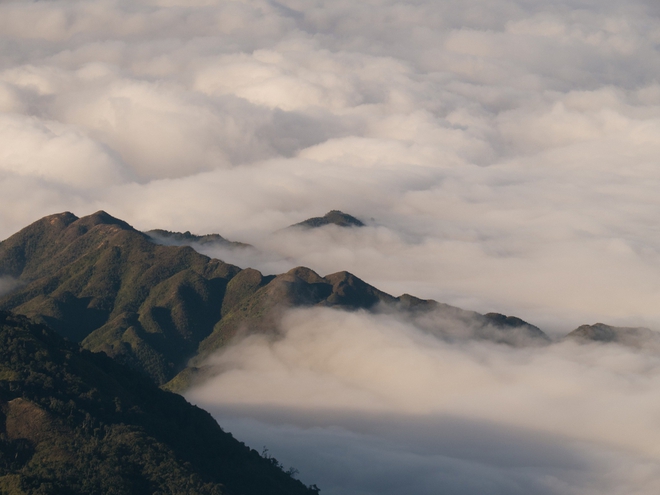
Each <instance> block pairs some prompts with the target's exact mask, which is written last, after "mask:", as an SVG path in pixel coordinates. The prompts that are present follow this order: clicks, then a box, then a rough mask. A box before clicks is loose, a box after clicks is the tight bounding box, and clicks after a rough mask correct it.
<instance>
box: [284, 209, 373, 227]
mask: <svg viewBox="0 0 660 495" xmlns="http://www.w3.org/2000/svg"><path fill="white" fill-rule="evenodd" d="M331 224H332V225H337V226H339V227H364V223H363V222H362V221H360V220H358V219H357V218H355V217H354V216H352V215H349V214H348V213H344V212H342V211H339V210H331V211H329V212H328V213H326V214H325V215H323V216H322V217H313V218H308V219H307V220H304V221H302V222H300V223H296V224H294V225H292V227H302V228H306V229H313V228H317V227H323V226H324V225H331Z"/></svg>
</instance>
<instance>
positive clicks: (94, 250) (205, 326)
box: [0, 211, 547, 389]
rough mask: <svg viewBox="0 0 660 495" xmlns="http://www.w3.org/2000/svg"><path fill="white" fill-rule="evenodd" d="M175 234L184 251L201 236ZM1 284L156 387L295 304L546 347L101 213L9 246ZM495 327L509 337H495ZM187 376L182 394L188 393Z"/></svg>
mask: <svg viewBox="0 0 660 495" xmlns="http://www.w3.org/2000/svg"><path fill="white" fill-rule="evenodd" d="M339 213H341V212H330V214H328V215H326V217H329V221H332V222H333V223H337V222H338V221H339V220H342V221H350V218H352V217H350V218H348V217H349V216H347V215H345V214H341V215H339ZM338 215H339V216H338ZM335 217H337V218H335ZM338 218H339V220H338ZM347 218H348V220H347ZM312 220H314V219H310V224H315V223H318V222H313V221H312ZM349 223H350V222H349ZM353 224H354V222H353ZM161 233H162V232H161ZM170 234H171V235H170ZM168 235H169V236H170V237H172V236H174V237H176V239H175V240H176V243H177V244H182V243H186V242H188V241H187V239H188V240H189V241H190V242H191V243H194V242H198V241H199V239H200V238H202V236H192V235H190V236H187V235H185V234H181V235H180V236H176V235H175V234H174V233H169V234H168ZM0 276H9V277H12V278H14V279H17V280H18V282H19V284H20V286H19V287H18V288H16V289H15V290H14V291H12V292H11V293H9V294H6V295H5V296H4V297H2V298H0V309H4V310H11V311H13V312H15V313H19V314H23V315H26V316H28V317H30V318H32V319H34V320H35V321H37V322H40V323H43V324H45V325H47V326H49V327H51V328H53V329H54V330H55V331H57V332H58V333H60V334H61V335H63V336H65V337H67V338H68V339H70V340H71V341H74V342H80V343H81V345H82V346H83V347H84V348H86V349H89V350H92V351H103V352H105V353H106V354H107V355H108V356H110V357H113V358H115V359H117V360H118V361H120V362H122V363H124V364H127V365H129V366H131V367H133V368H134V369H137V370H139V371H141V372H142V373H144V374H145V375H147V376H149V377H151V378H152V379H153V380H154V381H155V382H156V383H157V384H164V383H167V382H168V381H170V380H172V379H173V378H174V377H176V376H177V375H179V373H181V372H183V375H181V376H179V378H181V377H188V378H189V377H191V376H193V375H194V374H195V373H196V369H195V368H194V367H193V368H186V367H187V365H188V363H189V362H190V361H191V359H192V364H193V365H194V366H195V365H198V364H200V363H201V362H202V361H203V359H204V358H205V357H207V356H208V355H209V354H210V353H212V352H214V351H216V350H217V349H219V348H221V347H222V346H224V345H225V344H226V343H227V342H229V341H230V340H231V339H232V338H233V337H234V336H235V335H236V334H238V333H240V332H247V331H258V332H272V331H275V328H276V321H277V317H278V314H279V312H280V311H281V310H282V309H286V308H291V307H300V306H329V307H337V308H342V309H345V310H355V309H365V310H370V311H388V310H396V311H405V312H408V313H410V315H411V317H416V315H419V314H420V313H429V312H431V313H433V318H425V323H424V325H426V326H429V325H430V326H429V328H428V330H429V331H431V332H432V333H437V334H442V333H443V325H445V326H446V324H447V321H448V320H447V318H449V319H451V320H452V321H453V320H457V321H459V322H460V324H461V325H465V324H466V323H467V324H469V326H470V328H472V329H473V331H471V332H472V333H471V336H472V337H474V338H490V339H494V340H497V341H502V342H509V341H511V340H512V339H511V338H510V337H511V336H516V335H517V334H520V333H523V334H525V335H526V336H528V337H529V338H530V339H536V340H542V341H543V340H547V338H546V337H545V335H544V334H543V332H541V331H540V330H539V329H538V328H536V327H534V326H532V325H529V324H527V323H526V322H524V321H522V320H519V319H517V318H511V317H506V316H504V315H498V314H489V315H479V314H478V313H474V312H471V311H463V310H461V309H459V308H454V307H451V306H447V305H443V304H440V303H437V302H435V301H424V300H420V299H417V298H414V297H412V296H408V295H404V296H401V297H393V296H391V295H389V294H386V293H385V292H382V291H380V290H378V289H376V288H375V287H373V286H371V285H369V284H367V283H366V282H364V281H362V280H360V279H359V278H358V277H356V276H355V275H353V274H351V273H348V272H338V273H334V274H331V275H327V276H325V277H322V276H320V275H318V274H317V273H315V272H314V271H312V270H310V269H309V268H305V267H298V268H294V269H293V270H290V271H289V272H287V273H284V274H280V275H277V276H273V275H270V276H266V275H263V274H261V273H260V272H258V271H257V270H253V269H250V268H246V269H241V268H239V267H236V266H233V265H230V264H227V263H224V262H222V261H220V260H217V259H211V258H209V257H207V256H204V255H202V254H200V253H198V252H196V251H195V250H194V249H192V248H191V247H189V246H185V245H160V244H157V243H156V242H153V239H152V237H150V236H148V235H146V234H144V233H142V232H139V231H137V230H135V229H134V228H132V227H131V226H130V225H128V224H127V223H126V222H123V221H121V220H118V219H116V218H114V217H112V216H110V215H108V214H107V213H105V212H103V211H100V212H97V213H95V214H93V215H89V216H87V217H83V218H78V217H76V216H75V215H73V214H72V213H61V214H57V215H51V216H48V217H45V218H42V219H41V220H38V221H37V222H35V223H33V224H32V225H30V226H28V227H26V228H24V229H23V230H21V231H20V232H18V233H16V234H14V235H13V236H11V237H10V238H8V239H6V240H5V241H3V242H1V243H0ZM420 321H421V319H420ZM433 322H438V323H437V324H435V323H433ZM434 325H435V326H434ZM491 327H497V328H500V329H502V332H499V333H498V334H497V335H495V336H494V337H493V333H492V332H491V331H490V329H491ZM486 330H488V331H486ZM188 378H186V379H185V380H178V381H179V386H177V387H172V389H180V386H181V385H183V384H186V383H188V381H187V380H188Z"/></svg>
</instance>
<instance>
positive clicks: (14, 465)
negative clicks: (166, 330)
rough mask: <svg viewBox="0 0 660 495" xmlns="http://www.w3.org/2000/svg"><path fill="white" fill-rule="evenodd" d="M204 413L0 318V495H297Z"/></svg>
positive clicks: (265, 461)
mask: <svg viewBox="0 0 660 495" xmlns="http://www.w3.org/2000/svg"><path fill="white" fill-rule="evenodd" d="M317 491H318V490H316V489H313V488H307V487H305V486H304V485H303V484H302V483H300V482H299V481H297V480H295V479H293V478H292V477H291V476H290V475H289V474H287V473H286V472H284V471H283V470H282V467H281V466H280V465H279V463H278V462H277V461H276V460H275V459H273V458H269V457H262V456H260V455H259V454H258V453H257V452H256V451H254V450H251V449H249V448H248V447H246V446H245V445H243V444H242V443H240V442H238V441H237V440H236V439H234V438H233V437H232V436H231V434H229V433H225V432H224V431H223V430H222V429H221V428H220V427H219V426H218V424H217V423H216V422H215V420H214V419H213V418H212V417H211V416H210V415H209V414H208V413H206V412H205V411H203V410H201V409H199V408H197V407H195V406H192V405H190V404H188V403H187V402H186V401H185V400H184V399H183V397H181V396H179V395H176V394H173V393H170V392H166V391H163V390H161V389H159V388H158V387H156V386H155V385H154V384H153V383H151V381H150V380H149V379H148V378H146V377H143V376H141V375H140V374H138V373H136V372H135V371H133V370H130V369H129V368H127V367H125V366H123V365H121V364H119V363H117V362H115V361H114V360H112V359H110V358H108V357H107V356H106V355H105V354H103V353H92V352H90V351H87V350H84V349H82V348H80V347H79V346H78V345H77V344H75V343H72V342H69V341H66V340H64V339H62V338H61V337H60V336H59V335H57V334H56V333H55V332H53V331H51V330H50V329H48V328H47V327H45V326H43V325H39V324H35V323H32V322H31V321H29V320H28V319H27V318H25V317H23V316H17V315H13V314H11V313H7V312H0V493H5V494H44V495H45V494H63V495H64V494H67V495H75V494H80V495H83V494H85V495H92V494H99V495H109V494H116V495H125V494H140V495H142V494H200V495H201V494H213V495H220V494H226V495H232V494H233V495H250V494H254V495H262V494H266V493H267V494H273V495H278V494H281V495H285V494H291V495H297V494H300V495H303V494H314V493H317Z"/></svg>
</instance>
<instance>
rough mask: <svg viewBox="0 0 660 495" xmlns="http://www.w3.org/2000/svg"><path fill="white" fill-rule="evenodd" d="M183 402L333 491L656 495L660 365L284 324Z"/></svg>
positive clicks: (634, 354)
mask: <svg viewBox="0 0 660 495" xmlns="http://www.w3.org/2000/svg"><path fill="white" fill-rule="evenodd" d="M281 327H282V328H281V329H282V332H283V336H282V337H281V338H278V339H273V338H272V337H265V336H258V335H253V336H250V337H248V338H246V339H244V340H242V341H240V342H238V343H236V344H235V345H233V346H231V347H230V348H228V349H226V350H225V351H223V352H222V353H220V354H219V355H217V356H215V357H214V358H213V359H212V360H211V363H213V364H214V365H216V366H218V367H219V369H222V370H224V371H223V373H222V374H220V375H219V376H217V377H215V378H214V379H212V380H210V381H208V382H206V383H205V384H203V385H201V386H199V387H197V388H194V389H192V390H191V391H189V392H188V393H187V394H186V397H187V398H188V399H189V400H191V401H193V402H195V403H197V404H198V405H200V406H202V407H204V408H205V409H207V410H209V411H211V412H212V413H213V414H214V415H215V416H216V417H217V418H218V420H219V422H220V423H221V424H222V425H223V426H224V427H225V428H226V429H227V430H229V431H231V432H232V433H234V434H235V435H236V436H237V437H238V438H240V439H242V440H243V441H245V442H247V443H248V444H249V445H251V446H252V447H253V448H256V449H257V450H259V451H261V450H262V448H263V447H267V448H268V449H269V453H270V454H271V455H273V456H274V457H276V458H277V459H278V460H279V461H280V462H282V463H283V464H284V465H285V466H286V467H289V466H293V467H295V468H297V469H298V470H300V473H301V474H300V478H301V479H302V480H303V481H304V482H306V483H308V484H309V483H316V484H318V485H319V486H320V487H322V490H323V491H322V493H327V494H331V495H332V494H337V495H338V494H351V495H352V494H360V495H366V494H374V495H376V494H393V495H394V494H399V493H411V494H416V495H425V494H429V495H431V494H437V493H452V494H463V493H465V494H484V493H488V494H491V493H493V494H494V493H497V494H500V493H501V494H508V495H513V494H520V495H527V494H530V493H535V494H546V493H547V494H557V495H565V494H591V493H593V494H633V493H635V494H649V495H651V494H655V493H657V492H658V490H659V489H660V422H659V421H658V418H660V354H656V353H651V352H644V351H635V350H632V349H629V348H626V347H623V346H619V345H616V344H578V343H575V342H568V341H566V342H560V343H554V344H551V345H549V346H542V347H512V346H509V345H502V344H494V343H489V342H484V341H480V342H475V341H462V342H461V341H458V342H454V343H447V342H445V341H442V340H440V339H438V338H436V337H434V336H431V335H429V334H426V333H424V332H423V331H421V330H420V329H419V328H417V327H416V326H414V325H412V324H411V323H407V322H406V321H405V320H404V319H403V318H401V319H397V318H393V317H391V316H387V317H385V316H382V315H372V314H367V313H362V312H358V313H345V312H341V311H337V310H332V309H305V310H295V311H291V312H289V313H288V314H287V315H286V317H285V318H284V320H283V322H282V324H281Z"/></svg>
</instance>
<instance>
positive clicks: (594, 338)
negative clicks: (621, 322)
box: [564, 323, 660, 351]
mask: <svg viewBox="0 0 660 495" xmlns="http://www.w3.org/2000/svg"><path fill="white" fill-rule="evenodd" d="M564 339H565V340H572V341H577V342H602V343H616V344H621V345H625V346H627V347H632V348H636V349H641V348H644V349H647V350H655V351H660V333H658V332H654V331H653V330H650V329H648V328H643V327H613V326H610V325H605V324H604V323H596V324H594V325H582V326H580V327H578V328H576V329H575V330H573V331H572V332H571V333H569V334H568V335H566V337H564Z"/></svg>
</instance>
